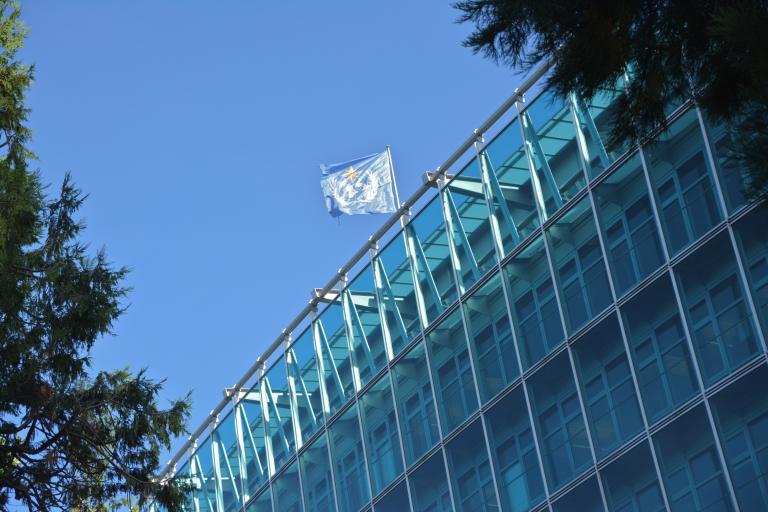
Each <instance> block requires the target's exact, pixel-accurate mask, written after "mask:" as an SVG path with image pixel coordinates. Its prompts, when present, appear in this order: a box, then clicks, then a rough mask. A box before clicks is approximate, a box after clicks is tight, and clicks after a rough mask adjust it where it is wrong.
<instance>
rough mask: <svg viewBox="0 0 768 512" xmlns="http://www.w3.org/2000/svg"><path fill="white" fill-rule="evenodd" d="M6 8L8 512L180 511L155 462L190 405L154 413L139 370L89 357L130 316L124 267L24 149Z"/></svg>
mask: <svg viewBox="0 0 768 512" xmlns="http://www.w3.org/2000/svg"><path fill="white" fill-rule="evenodd" d="M18 17H19V11H18V6H17V5H15V4H13V3H10V2H8V1H5V0H0V150H1V151H2V154H0V510H9V508H10V507H11V506H12V505H13V504H16V505H18V504H22V505H24V506H26V507H27V508H28V509H29V510H35V511H38V510H49V509H64V510H89V511H95V510H108V509H112V508H115V507H120V506H121V504H126V503H130V505H131V506H141V504H142V503H146V500H148V499H156V500H157V501H158V503H160V504H162V505H164V506H165V507H166V508H167V509H168V510H179V509H180V503H181V500H182V497H183V496H182V489H180V488H179V487H178V486H176V485H174V484H172V483H171V484H167V485H161V484H160V483H157V482H153V478H152V477H153V476H154V475H156V474H157V473H158V470H159V467H160V464H159V460H158V457H159V455H160V453H161V451H162V449H163V448H166V449H167V448H168V447H169V445H170V440H171V438H172V437H173V436H177V435H180V434H182V433H184V432H185V424H186V421H187V418H188V414H189V397H186V398H185V399H183V400H178V401H175V402H172V403H171V404H169V406H168V408H166V409H163V408H160V407H159V405H158V394H159V392H160V390H161V388H162V383H161V382H155V381H153V380H151V379H149V378H148V377H147V376H146V375H145V374H144V372H143V371H141V372H138V373H137V374H135V375H134V374H131V373H130V372H129V371H127V370H119V371H111V372H106V371H101V372H94V371H93V370H92V369H91V367H90V359H89V355H88V354H89V352H90V350H91V348H92V347H93V344H94V343H95V342H96V341H98V340H99V339H100V338H102V337H104V336H105V335H107V334H110V333H111V328H112V325H113V323H114V321H115V320H116V319H117V318H118V317H119V316H120V315H121V314H122V313H123V311H124V306H123V302H122V301H123V300H124V298H125V295H126V292H127V289H126V288H125V286H124V285H123V282H124V278H125V276H126V273H127V271H126V269H125V268H114V267H113V266H112V265H111V264H110V263H109V262H108V261H107V259H106V256H105V254H104V252H103V251H102V252H99V253H97V254H96V255H95V256H94V257H92V256H90V255H89V254H88V250H87V247H86V246H85V245H83V244H82V243H80V242H79V241H78V237H79V236H80V235H81V233H82V230H83V225H82V224H81V223H80V222H78V221H77V220H76V217H75V216H76V213H77V211H78V209H79V208H80V207H81V206H82V204H83V201H84V200H85V196H84V195H83V194H82V193H81V192H80V191H79V190H78V189H77V188H76V187H75V186H74V185H73V183H72V181H71V179H70V177H69V176H67V177H66V178H65V179H64V182H63V184H62V187H61V189H60V190H59V191H58V194H56V196H55V197H54V198H52V199H49V198H47V197H46V195H45V194H44V189H43V185H42V183H41V182H40V178H39V176H38V174H37V173H36V172H33V171H31V170H30V169H29V162H30V161H31V160H32V159H33V158H34V155H32V154H31V153H30V152H29V150H28V149H27V147H26V143H27V141H28V139H29V136H30V133H29V130H28V129H27V128H26V126H25V122H26V120H27V109H26V108H25V106H24V94H25V91H26V89H27V88H28V87H29V85H30V83H31V81H32V71H33V70H32V68H30V67H28V66H24V65H23V64H21V63H19V62H18V61H16V53H17V51H18V50H19V48H21V45H22V43H23V39H24V36H25V31H24V30H23V28H22V26H21V24H20V22H19V19H18Z"/></svg>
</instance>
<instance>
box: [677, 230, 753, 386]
mask: <svg viewBox="0 0 768 512" xmlns="http://www.w3.org/2000/svg"><path fill="white" fill-rule="evenodd" d="M675 270H676V272H677V276H678V280H679V282H680V293H681V295H682V300H683V305H684V307H685V308H686V310H687V314H688V322H689V326H690V330H691V336H692V337H693V344H694V347H695V348H696V352H697V354H696V355H697V357H698V358H699V366H700V368H701V372H702V377H703V378H704V381H705V383H706V384H713V383H714V382H717V381H718V380H720V379H722V378H723V377H725V376H726V375H728V374H729V373H731V372H733V371H734V370H735V369H736V368H738V367H739V366H741V365H742V364H743V363H744V362H746V361H747V360H749V359H751V358H752V357H753V356H754V355H756V354H757V353H758V345H757V340H756V338H755V332H754V327H753V323H752V322H753V318H752V315H751V314H750V311H749V308H748V306H747V304H746V301H745V300H744V298H745V297H744V290H743V289H742V284H741V279H740V278H739V275H738V267H737V265H736V260H735V256H734V254H733V249H732V248H731V244H730V240H729V239H728V235H727V233H721V234H719V235H718V236H717V237H716V238H714V239H713V240H711V241H709V242H708V243H707V244H706V245H705V246H703V247H702V248H701V249H699V250H697V251H696V252H695V253H693V254H691V255H690V256H688V257H687V258H686V259H685V260H683V261H682V262H681V263H680V264H679V265H677V266H676V267H675Z"/></svg>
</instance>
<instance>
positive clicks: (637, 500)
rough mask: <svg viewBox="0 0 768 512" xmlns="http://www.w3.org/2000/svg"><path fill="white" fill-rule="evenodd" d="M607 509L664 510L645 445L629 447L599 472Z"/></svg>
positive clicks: (631, 511) (659, 511)
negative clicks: (628, 449) (630, 448)
mask: <svg viewBox="0 0 768 512" xmlns="http://www.w3.org/2000/svg"><path fill="white" fill-rule="evenodd" d="M600 474H601V476H602V478H603V489H604V490H605V498H606V500H607V501H608V509H609V510H615V511H616V512H662V511H664V510H666V507H665V506H664V497H663V496H662V493H661V486H660V485H659V479H658V478H657V477H656V470H655V469H654V467H653V459H652V457H651V450H650V448H649V446H648V443H647V442H643V443H642V444H640V445H638V446H636V447H635V448H633V449H632V450H631V451H630V452H628V453H626V454H624V455H622V456H621V458H619V459H618V460H615V461H613V462H611V464H610V465H609V466H608V467H607V468H605V469H604V470H602V471H601V472H600Z"/></svg>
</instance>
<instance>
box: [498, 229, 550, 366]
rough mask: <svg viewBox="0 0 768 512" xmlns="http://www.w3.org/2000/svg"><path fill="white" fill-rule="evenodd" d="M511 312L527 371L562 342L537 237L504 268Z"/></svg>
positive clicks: (541, 241)
mask: <svg viewBox="0 0 768 512" xmlns="http://www.w3.org/2000/svg"><path fill="white" fill-rule="evenodd" d="M504 277H505V278H506V279H507V291H508V293H509V303H510V309H511V311H512V319H513V322H514V325H515V333H516V334H517V346H518V349H519V350H520V358H521V360H522V362H523V368H524V369H528V368H530V367H531V366H533V365H534V364H536V363H537V362H538V361H539V360H541V358H543V357H544V356H545V355H547V354H549V353H550V352H552V350H554V349H555V347H557V346H558V345H560V344H561V343H562V342H563V340H564V339H565V337H564V335H563V323H562V321H561V320H560V312H559V310H558V309H557V298H556V297H555V287H554V284H552V277H551V274H550V272H549V264H548V263H547V254H546V252H545V249H544V239H543V238H541V237H539V238H537V239H535V240H533V241H532V242H531V244H530V245H528V247H526V248H525V249H523V250H522V251H521V252H520V253H519V254H517V255H516V256H515V257H514V258H512V260H511V261H509V263H507V264H506V265H505V266H504Z"/></svg>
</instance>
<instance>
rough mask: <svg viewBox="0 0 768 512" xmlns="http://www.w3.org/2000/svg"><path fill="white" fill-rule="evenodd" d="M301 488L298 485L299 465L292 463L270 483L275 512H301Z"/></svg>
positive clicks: (302, 508)
mask: <svg viewBox="0 0 768 512" xmlns="http://www.w3.org/2000/svg"><path fill="white" fill-rule="evenodd" d="M300 489H301V486H300V485H299V465H298V463H297V461H295V460H294V461H293V463H292V464H291V465H289V466H288V467H287V468H285V471H283V472H282V473H280V474H279V475H278V476H277V477H276V478H275V480H274V482H273V483H272V492H273V493H274V500H275V510H279V511H280V512H283V511H285V512H302V511H303V510H304V507H303V506H302V503H301V492H300Z"/></svg>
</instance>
